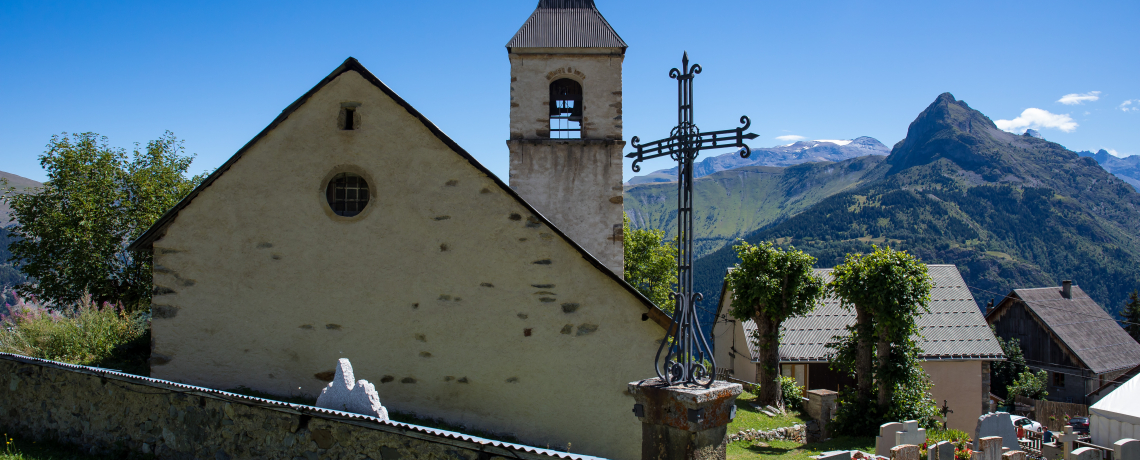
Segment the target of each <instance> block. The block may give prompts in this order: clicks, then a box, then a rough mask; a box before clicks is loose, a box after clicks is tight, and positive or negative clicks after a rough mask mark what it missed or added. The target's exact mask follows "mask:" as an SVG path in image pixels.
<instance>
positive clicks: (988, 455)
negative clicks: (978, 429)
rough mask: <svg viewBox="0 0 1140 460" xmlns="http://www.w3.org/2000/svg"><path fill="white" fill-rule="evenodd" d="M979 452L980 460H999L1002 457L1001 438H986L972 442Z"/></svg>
mask: <svg viewBox="0 0 1140 460" xmlns="http://www.w3.org/2000/svg"><path fill="white" fill-rule="evenodd" d="M974 442H975V443H976V444H977V445H978V446H979V448H978V450H979V451H981V454H980V455H981V457H980V458H981V459H982V460H1001V456H1002V450H1001V449H1002V438H1001V436H986V437H984V438H982V439H977V440H975V441H974Z"/></svg>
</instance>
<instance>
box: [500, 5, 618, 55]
mask: <svg viewBox="0 0 1140 460" xmlns="http://www.w3.org/2000/svg"><path fill="white" fill-rule="evenodd" d="M626 47H627V45H626V44H625V41H623V40H622V39H621V37H619V36H618V34H617V32H614V28H613V27H611V26H610V23H609V22H607V21H606V18H603V17H602V13H601V12H599V11H598V8H597V7H596V6H594V0H540V1H539V2H538V7H537V8H535V10H534V13H531V15H530V18H528V19H527V20H526V22H524V23H523V25H522V27H520V28H519V31H518V32H517V33H515V36H514V37H513V38H511V41H509V42H507V49H508V50H509V49H511V48H621V49H622V52H623V53H624V52H625V48H626Z"/></svg>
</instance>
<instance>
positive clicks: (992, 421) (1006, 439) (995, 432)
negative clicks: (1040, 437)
mask: <svg viewBox="0 0 1140 460" xmlns="http://www.w3.org/2000/svg"><path fill="white" fill-rule="evenodd" d="M988 436H999V437H1001V439H1002V446H1005V447H1008V448H1010V450H1017V449H1020V448H1021V446H1020V445H1018V443H1017V429H1016V428H1014V427H1013V419H1011V418H1010V417H1009V412H993V413H989V414H984V415H982V416H981V417H978V425H977V427H976V428H974V450H982V447H981V445H980V444H979V442H980V440H981V439H982V438H985V437H988ZM998 452H1001V449H998ZM999 455H1000V454H999Z"/></svg>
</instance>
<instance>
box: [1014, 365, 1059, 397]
mask: <svg viewBox="0 0 1140 460" xmlns="http://www.w3.org/2000/svg"><path fill="white" fill-rule="evenodd" d="M1046 377H1048V374H1047V373H1046V372H1045V371H1044V370H1041V371H1038V372H1037V373H1036V374H1034V373H1033V371H1031V370H1028V369H1026V370H1025V371H1023V372H1022V373H1021V374H1020V375H1018V376H1017V378H1016V379H1014V380H1013V384H1011V385H1010V386H1009V397H1010V398H1014V397H1017V396H1025V397H1026V398H1031V399H1045V397H1046V396H1049V392H1048V391H1045V388H1047V387H1046V386H1045V378H1046Z"/></svg>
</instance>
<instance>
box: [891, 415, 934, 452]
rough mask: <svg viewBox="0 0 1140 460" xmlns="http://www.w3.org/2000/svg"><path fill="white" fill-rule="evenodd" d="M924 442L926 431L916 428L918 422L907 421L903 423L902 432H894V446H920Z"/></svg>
mask: <svg viewBox="0 0 1140 460" xmlns="http://www.w3.org/2000/svg"><path fill="white" fill-rule="evenodd" d="M924 442H926V429H924V428H919V427H918V421H916V420H907V421H905V422H903V431H897V432H895V445H896V446H901V445H903V444H914V445H916V446H921V445H922V443H924Z"/></svg>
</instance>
